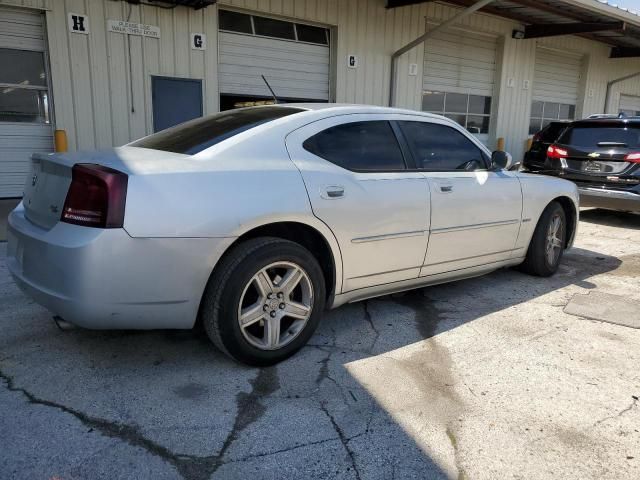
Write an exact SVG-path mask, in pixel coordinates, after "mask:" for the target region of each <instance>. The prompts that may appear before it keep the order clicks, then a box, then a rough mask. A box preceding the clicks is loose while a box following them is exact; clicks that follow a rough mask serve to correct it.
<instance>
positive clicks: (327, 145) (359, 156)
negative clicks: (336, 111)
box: [302, 121, 405, 172]
mask: <svg viewBox="0 0 640 480" xmlns="http://www.w3.org/2000/svg"><path fill="white" fill-rule="evenodd" d="M302 146H303V147H304V148H305V150H307V151H309V152H311V153H313V154H314V155H318V156H319V157H322V158H324V159H325V160H328V161H330V162H331V163H335V164H336V165H338V166H340V167H342V168H346V169H348V170H356V171H369V172H376V171H389V170H404V169H405V163H404V158H403V156H402V152H401V151H400V146H399V145H398V141H397V140H396V136H395V134H394V133H393V130H392V129H391V125H390V124H389V122H386V121H370V122H353V123H345V124H343V125H336V126H335V127H331V128H328V129H326V130H323V131H322V132H320V133H317V134H316V135H314V136H313V137H311V138H308V139H307V140H306V141H305V142H304V143H303V145H302Z"/></svg>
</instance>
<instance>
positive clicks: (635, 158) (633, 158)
mask: <svg viewBox="0 0 640 480" xmlns="http://www.w3.org/2000/svg"><path fill="white" fill-rule="evenodd" d="M624 159H625V160H626V161H627V162H632V163H640V152H636V153H630V154H629V155H627V156H625V157H624Z"/></svg>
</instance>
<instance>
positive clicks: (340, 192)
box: [320, 185, 344, 200]
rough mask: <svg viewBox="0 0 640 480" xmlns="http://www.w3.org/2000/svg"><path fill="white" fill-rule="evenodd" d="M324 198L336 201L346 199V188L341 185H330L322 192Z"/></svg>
mask: <svg viewBox="0 0 640 480" xmlns="http://www.w3.org/2000/svg"><path fill="white" fill-rule="evenodd" d="M320 196H321V197H322V198H326V199H327V200H335V199H336V198H342V197H344V187H343V186H341V185H328V186H326V187H324V189H323V190H322V191H321V192H320Z"/></svg>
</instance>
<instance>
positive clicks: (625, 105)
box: [619, 95, 640, 117]
mask: <svg viewBox="0 0 640 480" xmlns="http://www.w3.org/2000/svg"><path fill="white" fill-rule="evenodd" d="M619 113H625V114H626V115H627V116H629V117H636V116H640V97H636V96H633V95H620V110H619Z"/></svg>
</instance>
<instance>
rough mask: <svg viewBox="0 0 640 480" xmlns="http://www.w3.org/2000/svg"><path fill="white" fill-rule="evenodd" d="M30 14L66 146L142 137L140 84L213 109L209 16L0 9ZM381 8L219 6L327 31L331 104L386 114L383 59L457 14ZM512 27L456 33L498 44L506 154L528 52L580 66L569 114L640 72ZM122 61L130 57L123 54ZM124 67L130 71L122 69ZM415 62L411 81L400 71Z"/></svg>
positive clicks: (523, 104)
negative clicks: (174, 86)
mask: <svg viewBox="0 0 640 480" xmlns="http://www.w3.org/2000/svg"><path fill="white" fill-rule="evenodd" d="M0 4H11V5H18V6H26V7H31V8H48V9H49V10H47V12H46V16H47V32H48V40H49V48H50V50H51V69H52V85H53V99H54V103H55V107H56V127H57V128H62V129H65V130H66V131H67V134H68V136H69V142H70V147H71V148H72V149H75V148H95V147H105V146H110V145H114V144H115V145H117V144H122V143H125V142H127V141H129V140H131V139H133V138H135V137H136V136H140V135H142V134H145V133H150V132H151V131H152V121H151V119H152V111H151V99H150V93H151V87H150V78H151V75H156V74H157V75H167V76H182V77H190V78H199V79H203V87H204V92H205V93H204V98H205V105H204V112H205V113H212V112H215V111H217V109H218V98H219V88H218V31H217V11H218V7H217V6H212V7H207V8H205V9H202V10H197V11H195V10H192V9H188V8H185V7H177V8H175V9H172V10H165V9H161V8H158V7H152V6H141V5H133V6H131V5H129V4H127V3H125V2H112V1H106V0H0ZM384 4H385V2H384V1H383V0H349V1H346V0H221V1H220V5H221V6H222V7H224V6H225V5H228V6H232V7H234V8H236V9H240V10H244V11H247V12H256V13H258V14H259V13H260V12H263V13H265V14H269V15H272V16H282V17H283V18H292V19H299V20H302V21H307V22H312V23H318V24H326V25H330V26H331V27H332V42H333V45H332V47H331V61H330V69H331V72H330V98H331V99H333V100H335V101H338V102H350V103H366V104H374V105H385V104H386V103H387V101H388V98H389V69H390V58H391V54H392V53H393V52H394V51H395V50H397V49H398V48H400V47H402V46H403V45H405V44H406V43H408V42H409V41H411V40H413V39H415V38H416V37H418V36H419V35H420V34H422V33H423V32H424V31H425V24H426V22H425V19H426V21H428V22H430V23H432V24H437V23H441V22H443V21H445V20H447V19H449V18H451V16H452V15H454V14H455V13H457V12H459V10H460V9H459V7H451V6H448V5H446V4H443V3H439V2H426V3H422V4H418V5H412V6H407V7H401V8H395V9H386V8H385V7H384ZM70 11H73V12H77V13H86V14H87V15H89V17H90V23H91V34H90V35H87V36H85V35H77V34H71V33H69V32H68V30H67V27H66V14H67V12H70ZM129 16H130V20H131V21H134V22H145V23H150V24H153V25H158V26H159V27H160V29H161V38H160V39H154V38H140V37H125V36H124V35H122V34H116V33H108V32H106V28H105V23H106V20H107V19H114V20H126V19H127V18H128V17H129ZM518 26H520V25H519V24H518V23H517V22H512V21H509V20H505V19H501V18H498V17H495V16H492V15H487V14H474V15H470V16H469V17H466V18H464V19H463V20H462V21H461V22H460V25H458V27H459V28H460V29H463V30H466V31H471V32H475V33H481V34H489V35H493V36H494V38H497V41H496V45H497V53H496V69H495V75H494V80H493V84H494V95H493V102H492V109H493V115H494V117H495V118H494V119H493V121H492V127H491V138H490V140H489V144H490V145H491V144H492V143H493V142H495V138H497V137H504V138H505V139H506V147H507V150H509V151H510V152H511V153H512V154H513V155H514V157H515V158H521V157H522V153H523V152H524V148H525V144H526V140H527V137H528V124H529V114H530V108H531V101H532V94H533V88H534V86H533V85H534V83H535V82H534V75H535V73H534V70H535V68H534V67H535V63H536V56H537V55H536V50H537V47H547V48H551V49H555V50H557V51H562V52H566V53H569V54H572V55H574V56H577V57H581V56H582V57H583V59H584V60H583V64H582V65H583V66H582V72H581V78H580V80H579V84H578V88H577V105H576V112H577V113H576V114H577V116H579V117H580V116H586V115H588V114H590V113H600V112H602V111H603V110H605V105H604V103H605V99H604V96H605V90H606V84H607V82H608V81H610V80H612V79H615V78H619V77H622V76H623V75H625V74H629V73H633V72H635V71H640V60H639V59H636V58H631V59H615V60H612V59H609V58H608V55H609V48H608V46H606V45H604V44H602V43H597V42H593V41H590V40H587V39H584V38H581V37H575V36H561V37H550V38H544V39H538V40H515V39H513V38H511V32H512V30H513V29H514V28H516V27H518ZM190 32H204V33H206V34H207V50H206V51H205V52H201V51H195V50H191V49H190V48H189V33H190ZM129 52H130V53H129ZM349 54H354V55H357V56H358V60H359V67H358V68H357V69H349V68H347V67H346V58H347V55H349ZM424 57H425V54H424V46H423V45H420V46H418V47H416V48H414V49H413V50H411V51H410V52H408V53H407V54H405V55H403V56H402V57H400V61H399V65H398V77H397V86H398V90H397V96H396V99H397V105H398V106H400V107H406V108H413V109H420V105H421V96H422V90H423V67H424ZM129 60H131V65H132V67H133V68H130V67H129V64H130V63H129ZM411 63H415V64H418V72H417V75H415V76H410V75H409V64H411ZM620 94H626V95H636V96H637V95H640V78H636V79H633V80H629V81H626V82H623V83H620V84H617V85H615V86H614V87H613V88H612V95H611V100H610V103H609V105H608V110H609V111H615V112H617V110H618V105H619V101H620Z"/></svg>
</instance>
